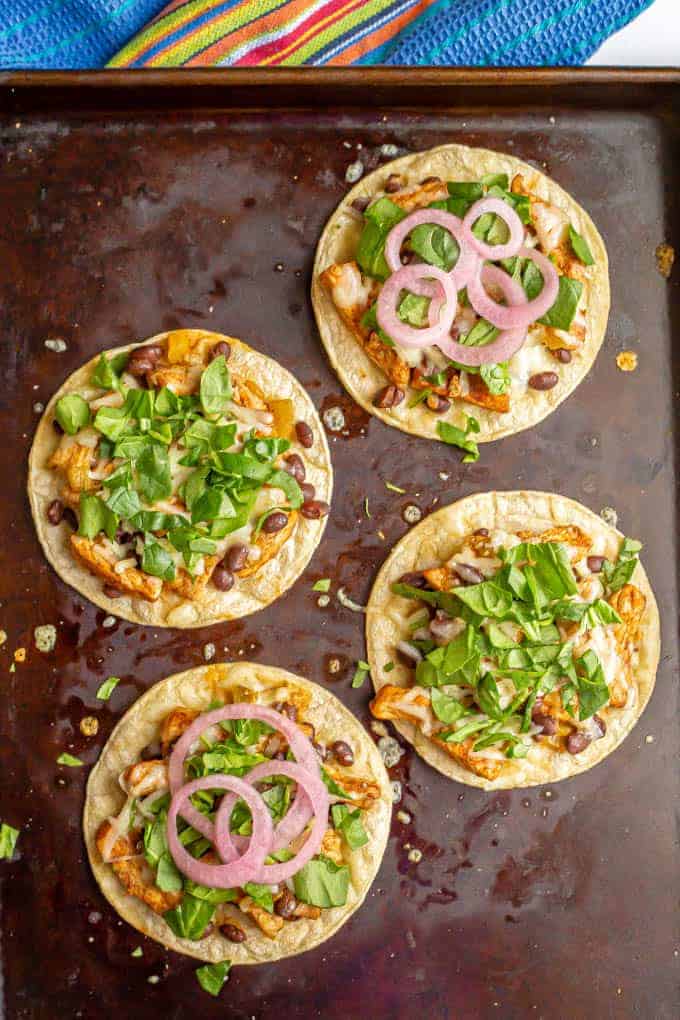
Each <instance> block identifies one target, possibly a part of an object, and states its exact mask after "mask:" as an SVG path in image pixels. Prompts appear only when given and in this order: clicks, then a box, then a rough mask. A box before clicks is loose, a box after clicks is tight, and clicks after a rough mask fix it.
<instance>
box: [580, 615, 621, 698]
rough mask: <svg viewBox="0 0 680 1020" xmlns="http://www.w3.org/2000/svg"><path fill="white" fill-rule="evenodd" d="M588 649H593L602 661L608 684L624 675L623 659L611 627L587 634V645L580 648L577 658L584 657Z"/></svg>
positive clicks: (597, 629) (599, 628) (594, 628)
mask: <svg viewBox="0 0 680 1020" xmlns="http://www.w3.org/2000/svg"><path fill="white" fill-rule="evenodd" d="M588 648H590V649H592V650H593V651H594V652H595V654H596V655H597V657H598V659H599V660H600V663H601V665H602V670H603V672H604V678H605V680H606V681H607V683H608V684H611V683H613V682H614V681H615V680H617V679H618V678H619V677H620V676H621V675H622V668H621V667H622V662H621V657H620V655H619V652H618V648H617V645H616V638H615V637H614V633H613V631H612V629H611V627H604V626H602V627H593V629H592V630H591V631H589V632H588V633H587V635H586V640H585V643H583V644H582V645H580V646H579V648H578V654H577V656H576V657H580V656H581V655H583V653H584V652H585V651H586V649H588Z"/></svg>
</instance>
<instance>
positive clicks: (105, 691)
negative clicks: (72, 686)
mask: <svg viewBox="0 0 680 1020" xmlns="http://www.w3.org/2000/svg"><path fill="white" fill-rule="evenodd" d="M119 683H120V677H118V676H109V677H107V678H106V680H105V681H104V683H102V684H100V685H99V687H98V689H97V694H96V697H97V698H99V700H100V701H108V700H109V698H110V697H111V695H112V694H113V692H114V690H115V688H116V687H117V686H118V684H119Z"/></svg>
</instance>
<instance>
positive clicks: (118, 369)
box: [90, 351, 129, 390]
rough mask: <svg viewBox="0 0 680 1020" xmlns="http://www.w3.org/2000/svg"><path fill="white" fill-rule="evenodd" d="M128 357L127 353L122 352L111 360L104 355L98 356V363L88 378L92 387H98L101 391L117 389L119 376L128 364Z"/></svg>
mask: <svg viewBox="0 0 680 1020" xmlns="http://www.w3.org/2000/svg"><path fill="white" fill-rule="evenodd" d="M128 357H129V355H128V353H127V351H123V352H122V353H121V354H114V356H113V357H112V358H107V357H106V355H105V354H100V356H99V361H98V362H97V364H96V366H95V368H94V371H93V372H92V375H91V376H90V382H91V383H92V385H93V386H98V387H99V388H100V389H102V390H117V389H119V388H120V376H121V373H122V372H123V371H124V370H125V366H126V365H127V363H128Z"/></svg>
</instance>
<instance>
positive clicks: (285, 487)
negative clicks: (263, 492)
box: [267, 471, 304, 510]
mask: <svg viewBox="0 0 680 1020" xmlns="http://www.w3.org/2000/svg"><path fill="white" fill-rule="evenodd" d="M267 484H268V485H270V486H271V488H272V489H281V490H282V492H283V494H284V496H285V497H286V499H287V500H288V503H289V505H290V506H291V508H292V509H293V510H297V509H299V507H301V506H302V504H303V502H304V497H303V495H302V489H301V488H300V486H299V485H298V483H297V482H296V481H295V479H294V478H293V476H292V475H289V474H288V472H287V471H274V472H273V473H272V474H271V475H270V477H269V479H268V482H267Z"/></svg>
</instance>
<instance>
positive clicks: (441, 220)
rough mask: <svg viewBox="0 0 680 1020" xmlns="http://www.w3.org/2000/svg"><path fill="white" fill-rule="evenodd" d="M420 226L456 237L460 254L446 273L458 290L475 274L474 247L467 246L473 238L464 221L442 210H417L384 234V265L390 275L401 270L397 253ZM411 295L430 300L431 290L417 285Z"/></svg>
mask: <svg viewBox="0 0 680 1020" xmlns="http://www.w3.org/2000/svg"><path fill="white" fill-rule="evenodd" d="M423 223H434V224H436V225H437V226H439V227H443V228H444V230H448V231H449V233H450V234H453V236H454V237H455V239H456V241H457V243H458V249H459V254H458V260H457V262H456V264H455V266H454V267H453V269H452V270H451V271H450V272H449V276H450V277H451V279H452V281H453V284H454V286H455V288H456V290H461V289H462V288H463V287H465V286H466V284H467V282H468V280H469V279H470V278H471V277H472V276H473V275H474V274H475V272H476V269H477V262H478V261H479V258H478V255H477V250H476V248H475V247H474V245H472V244H471V243H470V242H471V240H473V238H472V237H471V235H470V231H469V230H468V228H467V227H465V226H464V225H463V221H462V220H460V219H459V218H458V217H457V216H454V215H453V213H450V212H446V210H444V209H419V210H418V211H417V212H413V213H411V214H410V215H409V216H407V217H406V218H405V219H403V220H401V222H400V223H397V225H396V227H393V228H392V230H391V231H390V232H389V234H388V235H387V241H386V242H385V261H386V262H387V265H388V266H389V267H390V269H391V270H392V272H393V273H396V272H398V271H399V270H400V269H401V260H400V252H401V246H402V243H403V241H404V238H406V237H407V236H408V235H409V234H410V233H411V231H412V230H415V228H416V227H419V226H420V225H421V224H423ZM413 293H414V294H420V295H422V296H424V297H432V296H433V295H434V290H433V288H432V287H428V286H427V285H423V284H420V285H419V289H418V290H414V291H413ZM390 336H391V334H390Z"/></svg>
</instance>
